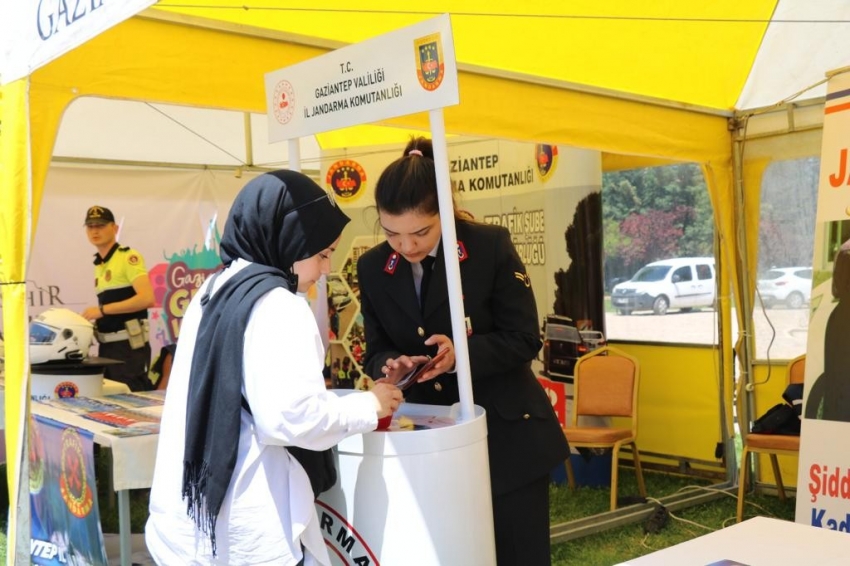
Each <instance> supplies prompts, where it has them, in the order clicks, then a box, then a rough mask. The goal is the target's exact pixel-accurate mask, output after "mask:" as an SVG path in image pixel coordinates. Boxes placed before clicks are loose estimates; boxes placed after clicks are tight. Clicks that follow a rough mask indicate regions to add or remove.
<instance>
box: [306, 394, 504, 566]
mask: <svg viewBox="0 0 850 566" xmlns="http://www.w3.org/2000/svg"><path fill="white" fill-rule="evenodd" d="M459 413H460V407H459V405H455V406H453V407H442V406H434V405H418V404H414V403H403V404H402V406H401V407H400V409H399V411H398V412H397V413H396V415H395V418H398V417H400V416H407V417H409V418H412V419H413V420H414V422H417V423H424V422H427V421H428V420H429V419H433V420H434V421H436V422H437V425H436V426H435V427H434V428H429V429H424V428H420V427H419V426H417V430H392V428H395V426H396V423H395V422H394V423H393V427H391V430H389V431H385V432H381V431H376V432H371V433H367V434H363V435H356V436H352V437H349V438H347V439H346V440H344V441H342V442H341V443H340V444H339V446H338V456H339V461H338V470H339V480H338V481H337V484H336V485H335V486H334V487H333V489H331V490H330V491H328V492H326V493H324V494H322V496H321V497H320V498H319V500H318V502H317V503H316V510H317V512H318V515H319V522H320V524H321V526H322V533H323V535H324V537H325V543H326V544H327V545H328V549H329V553H330V555H331V561H332V562H333V563H334V565H335V566H348V565H350V564H370V565H372V566H379V565H381V564H383V565H385V566H392V565H395V564H405V565H408V566H411V565H417V564H422V565H426V564H427V565H434V564H441V565H443V566H452V565H457V566H479V565H480V566H492V565H493V564H495V563H496V550H495V541H494V538H493V507H492V500H491V494H490V467H489V463H488V459H487V422H486V418H485V415H484V410H483V409H482V408H481V407H478V406H476V407H475V416H474V418H473V419H472V420H470V421H467V422H462V423H457V424H445V423H448V422H455V420H456V416H457V415H459ZM366 560H368V561H366Z"/></svg>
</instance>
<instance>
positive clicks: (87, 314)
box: [81, 307, 103, 321]
mask: <svg viewBox="0 0 850 566" xmlns="http://www.w3.org/2000/svg"><path fill="white" fill-rule="evenodd" d="M81 316H82V317H83V318H84V319H86V320H89V321H95V320H97V319H99V318H102V317H103V313H102V312H101V310H100V307H88V308H87V309H86V310H84V311H83V312H82V314H81Z"/></svg>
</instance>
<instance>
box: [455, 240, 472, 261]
mask: <svg viewBox="0 0 850 566" xmlns="http://www.w3.org/2000/svg"><path fill="white" fill-rule="evenodd" d="M468 257H469V254H468V253H466V246H464V245H463V242H461V241H460V240H458V242H457V260H458V261H463V260H465V259H466V258H468Z"/></svg>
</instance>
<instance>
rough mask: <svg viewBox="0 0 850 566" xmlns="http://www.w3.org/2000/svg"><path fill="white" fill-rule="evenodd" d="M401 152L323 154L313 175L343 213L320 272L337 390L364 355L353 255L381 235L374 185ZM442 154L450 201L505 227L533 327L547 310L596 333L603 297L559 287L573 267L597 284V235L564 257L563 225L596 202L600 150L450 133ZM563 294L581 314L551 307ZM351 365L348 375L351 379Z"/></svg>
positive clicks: (596, 226) (397, 149)
mask: <svg viewBox="0 0 850 566" xmlns="http://www.w3.org/2000/svg"><path fill="white" fill-rule="evenodd" d="M402 150H403V146H400V145H398V146H372V147H362V148H357V149H355V150H348V151H345V150H340V151H329V152H323V154H322V164H321V178H322V180H323V181H324V183H325V185H326V187H327V188H328V189H329V190H333V191H334V193H335V196H336V200H337V202H338V203H340V205H341V206H342V207H343V208H344V209H345V210H346V212H347V214H348V215H349V216H350V217H351V218H352V221H351V223H350V224H349V226H348V227H347V228H346V230H345V232H344V233H343V235H342V240H341V241H340V245H339V247H338V251H337V253H336V254H335V256H334V262H335V267H334V273H331V275H330V276H329V289H328V295H329V313H330V316H331V349H330V352H329V363H330V365H331V372H330V373H331V376H332V377H333V378H334V379H335V380H337V378H338V381H340V382H341V383H342V386H343V387H345V386H348V385H352V384H353V381H354V380H356V378H357V377H359V375H360V374H361V372H362V368H361V367H360V360H361V359H362V357H363V355H364V352H363V321H362V318H361V317H360V314H359V288H358V285H357V259H358V258H359V257H360V255H361V254H362V253H363V252H365V251H366V250H368V249H369V248H370V247H372V246H373V245H374V244H375V243H376V242H378V241H381V240H383V234H382V232H381V230H380V226H379V225H378V221H377V220H378V219H377V213H376V211H375V199H374V187H375V183H376V181H377V179H378V177H379V176H380V174H381V172H382V171H383V170H384V168H385V167H386V166H387V165H389V164H390V163H391V162H392V161H394V160H395V159H397V158H398V157H400V156H401V153H402ZM448 151H449V166H450V173H451V179H452V187H453V189H454V194H455V200H456V204H457V207H458V208H459V209H461V210H463V211H465V212H468V213H470V214H471V215H472V216H473V217H474V219H475V220H477V221H479V222H485V223H488V224H499V225H502V226H505V227H506V228H508V230H510V232H511V235H512V240H513V242H514V245H515V246H516V248H517V251H518V252H519V254H520V257H521V258H522V260H523V262H524V263H525V265H526V268H527V270H528V275H529V277H530V278H531V284H532V287H533V289H534V295H535V298H536V300H537V311H538V319H539V320H540V323H541V325H542V322H543V320H544V317H545V315H546V314H549V313H554V312H560V314H566V315H567V316H570V317H571V318H573V319H574V320H575V321H576V323H577V324H579V325H582V326H584V327H585V328H588V329H590V328H592V329H596V330H602V331H603V332H604V326H603V323H604V317H603V316H602V308H603V305H602V303H601V299H602V297H601V296H600V297H596V298H594V297H590V296H588V295H586V294H582V292H583V291H584V290H586V286H585V287H584V288H574V287H573V286H571V285H564V281H565V278H564V277H563V276H564V274H566V273H568V272H572V273H574V274H575V279H578V280H583V281H592V280H593V279H592V277H594V276H596V277H599V278H600V280H601V275H602V263H601V254H602V249H601V238H600V239H598V240H597V241H596V247H595V248H592V249H587V247H585V246H582V245H576V246H575V247H574V248H571V249H573V253H576V251H580V252H588V253H587V255H581V256H580V257H579V258H573V257H571V256H570V255H569V254H568V252H567V241H566V237H567V236H566V234H567V231H568V229H569V228H570V227H571V226H574V222H575V219H576V217H579V216H582V215H583V214H585V212H584V211H586V210H588V209H593V206H594V202H593V201H594V199H596V200H597V201H598V199H599V198H600V190H601V182H602V169H601V156H600V154H599V152H596V151H591V150H584V149H576V148H571V147H567V146H549V145H541V144H537V145H535V144H529V143H520V142H511V141H503V140H482V139H478V138H464V137H453V138H451V139H450V140H449V146H448ZM541 156H545V158H541ZM597 210H601V209H599V208H597ZM579 229H580V230H582V231H585V230H588V229H590V230H594V229H595V230H598V231H600V232H601V230H602V226H601V219H600V221H599V222H598V223H597V222H594V223H593V225H590V226H588V225H587V224H582V226H581V227H579ZM582 244H583V243H582ZM588 257H590V258H591V260H590V261H588V260H587V258H588ZM559 274H560V276H561V277H558V275H559ZM559 283H560V284H561V286H559ZM600 285H601V282H600ZM600 289H601V286H600ZM570 294H573V296H574V299H573V300H570V301H568V304H580V305H583V307H584V309H585V310H578V311H566V312H563V311H558V309H557V308H556V302H558V301H559V297H560V296H561V295H570ZM594 300H598V304H594ZM561 303H562V304H563V301H561ZM352 371H353V372H354V379H350V378H351V375H350V374H351V372H352ZM345 380H348V381H345Z"/></svg>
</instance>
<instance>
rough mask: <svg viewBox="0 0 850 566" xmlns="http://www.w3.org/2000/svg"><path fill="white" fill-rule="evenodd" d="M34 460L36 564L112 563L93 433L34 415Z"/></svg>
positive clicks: (32, 555)
mask: <svg viewBox="0 0 850 566" xmlns="http://www.w3.org/2000/svg"><path fill="white" fill-rule="evenodd" d="M29 465H30V481H29V484H30V509H31V513H32V523H31V530H30V532H31V539H30V558H31V560H32V563H33V564H42V565H45V566H48V565H50V566H52V565H62V564H80V565H103V566H106V564H107V561H106V551H105V549H104V546H103V533H102V532H101V528H100V514H99V513H98V507H97V487H96V484H95V478H94V457H93V453H92V435H91V433H89V432H87V431H83V430H78V429H76V428H74V427H68V426H65V425H62V424H60V423H57V422H55V421H51V420H49V419H44V418H41V417H38V416H33V417H32V418H31V419H30V428H29Z"/></svg>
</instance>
